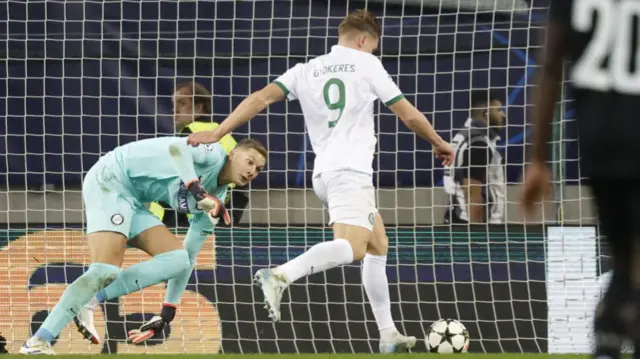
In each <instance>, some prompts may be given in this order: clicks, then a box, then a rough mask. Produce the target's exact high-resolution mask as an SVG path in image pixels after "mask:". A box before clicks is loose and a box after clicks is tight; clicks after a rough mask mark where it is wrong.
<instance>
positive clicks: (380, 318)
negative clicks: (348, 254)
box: [362, 213, 416, 353]
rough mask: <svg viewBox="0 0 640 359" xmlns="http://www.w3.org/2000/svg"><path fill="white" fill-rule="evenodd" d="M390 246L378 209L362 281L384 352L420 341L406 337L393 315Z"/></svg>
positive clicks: (396, 349) (364, 263)
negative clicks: (388, 260) (388, 277)
mask: <svg viewBox="0 0 640 359" xmlns="http://www.w3.org/2000/svg"><path fill="white" fill-rule="evenodd" d="M388 248H389V238H388V237H387V233H386V230H385V228H384V222H383V221H382V217H381V216H380V214H379V213H378V214H376V216H375V219H374V225H373V238H372V239H371V241H370V242H369V245H368V246H367V254H366V255H365V256H364V259H363V261H362V284H363V285H364V290H365V292H366V293H367V298H369V304H370V305H371V311H372V312H373V316H374V317H375V319H376V324H377V326H378V331H379V332H380V351H381V352H383V353H392V352H399V351H400V352H402V351H406V350H407V349H411V348H412V347H413V346H414V345H415V344H416V337H406V336H404V335H402V334H400V333H399V332H398V330H397V329H396V326H395V324H394V322H393V317H392V316H391V299H390V296H389V280H388V279H387V252H388Z"/></svg>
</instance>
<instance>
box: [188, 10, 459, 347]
mask: <svg viewBox="0 0 640 359" xmlns="http://www.w3.org/2000/svg"><path fill="white" fill-rule="evenodd" d="M380 35H381V30H380V25H379V24H378V22H377V20H376V17H375V16H374V15H373V14H371V13H370V12H368V11H366V10H357V11H355V12H353V13H351V14H349V15H348V16H347V17H346V18H345V19H344V20H343V21H342V23H341V24H340V27H339V40H338V44H337V45H335V46H333V48H332V50H331V52H330V53H328V54H326V55H323V56H320V57H318V58H315V59H313V60H311V61H309V62H308V63H304V64H297V65H296V66H294V67H293V68H291V69H290V70H289V71H287V72H286V73H285V74H283V75H282V76H280V77H279V78H278V79H277V80H276V81H274V82H273V83H271V84H269V85H267V86H266V87H265V88H263V89H262V90H260V91H257V92H255V93H253V94H252V95H250V96H249V97H247V98H246V99H245V100H244V101H243V102H242V103H240V105H239V106H238V107H237V108H236V109H235V110H234V111H233V113H231V115H229V117H228V118H227V119H226V120H225V121H223V122H222V123H221V124H220V126H219V127H218V128H217V129H216V130H214V131H212V132H199V133H195V134H192V135H190V136H189V139H188V141H189V143H190V144H197V143H212V142H216V141H218V140H220V139H221V138H222V137H223V136H224V135H225V134H227V133H229V132H230V131H232V130H233V129H235V128H237V127H238V126H240V125H242V124H244V123H246V122H248V121H249V120H250V119H252V118H253V117H255V116H256V115H257V114H258V113H259V112H261V111H262V110H263V109H265V108H266V107H267V106H268V105H270V104H271V103H274V102H276V101H279V100H282V99H284V98H285V97H288V98H289V99H292V100H293V99H298V100H299V101H300V104H301V106H302V111H303V114H304V118H305V121H306V125H307V128H308V131H309V136H310V138H311V144H312V146H313V150H314V152H315V154H316V158H315V165H314V173H313V188H314V190H315V192H316V194H317V196H318V197H319V198H320V199H321V200H322V201H323V202H324V203H325V205H326V206H327V207H328V208H329V216H330V224H331V225H332V226H333V232H334V238H335V239H334V240H333V241H329V242H324V243H319V244H317V245H315V246H313V247H311V248H310V249H309V250H308V251H307V252H306V253H304V254H302V255H300V256H299V257H297V258H295V259H293V260H291V261H289V262H287V263H285V264H283V265H281V266H279V267H277V268H274V269H262V270H259V271H258V272H257V273H256V275H255V281H256V283H257V284H259V285H260V286H261V288H262V291H263V294H264V297H265V304H266V307H267V309H268V311H269V316H270V317H271V318H272V319H273V320H274V321H278V320H280V301H281V298H282V294H283V291H284V290H285V289H286V288H287V286H288V285H289V284H290V283H293V282H295V281H297V280H298V279H300V278H302V277H304V276H308V275H311V274H314V273H318V272H322V271H325V270H327V269H330V268H333V267H337V266H340V265H344V264H348V263H351V262H353V261H355V260H363V262H364V264H363V271H362V275H363V278H362V281H363V284H364V288H365V291H366V293H367V296H368V298H369V302H370V304H371V308H372V311H373V314H374V316H375V319H376V323H377V325H378V329H379V331H380V351H381V352H383V353H387V352H395V351H404V350H406V349H409V348H411V347H413V346H414V345H415V343H416V338H415V337H406V336H404V335H402V334H400V333H399V332H398V330H397V329H396V327H395V324H394V322H393V318H392V317H391V302H390V299H389V284H388V280H387V273H386V262H387V246H388V238H387V235H386V233H385V228H384V224H383V223H382V218H381V217H380V214H379V213H378V211H377V208H376V205H375V192H374V187H373V180H372V173H373V169H372V162H373V154H374V152H375V145H376V137H375V133H374V116H373V103H374V101H375V100H376V99H380V100H381V101H382V102H383V103H384V104H385V105H386V106H387V107H389V108H390V109H391V111H393V112H394V113H395V114H396V115H398V116H399V117H400V119H401V120H402V121H404V123H405V124H406V125H407V126H408V127H409V128H410V129H411V130H412V131H414V132H415V133H417V134H418V135H419V136H420V137H422V138H424V139H426V140H428V141H430V142H431V143H432V145H433V148H434V153H435V155H436V156H437V157H439V158H441V159H442V160H443V161H444V163H445V164H449V163H450V162H451V160H452V156H453V149H452V147H451V146H450V145H449V144H448V143H447V142H445V141H444V140H443V139H442V138H441V137H440V136H439V135H438V134H437V133H436V132H435V130H434V129H433V127H432V126H431V124H430V123H429V121H427V119H426V117H425V116H424V115H423V114H422V113H421V112H419V111H418V110H417V109H416V108H415V107H414V106H413V105H411V103H410V102H409V101H407V100H406V99H405V98H404V96H403V95H402V92H401V91H400V90H399V89H398V86H396V84H395V83H394V82H393V80H392V79H391V77H390V76H389V74H388V73H387V71H386V70H385V69H384V67H383V66H382V63H381V62H380V60H379V59H378V58H376V57H375V56H374V55H372V53H373V52H374V51H375V50H376V48H377V46H378V40H379V39H380Z"/></svg>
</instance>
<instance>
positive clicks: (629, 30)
mask: <svg viewBox="0 0 640 359" xmlns="http://www.w3.org/2000/svg"><path fill="white" fill-rule="evenodd" d="M639 18H640V1H628V0H627V1H625V0H621V1H613V0H555V1H552V2H551V8H550V20H549V24H548V28H547V34H546V44H545V48H544V58H543V61H542V68H541V71H540V73H539V76H540V79H539V84H538V85H539V87H538V89H537V92H536V100H535V104H534V111H535V112H534V121H535V129H534V144H533V154H532V158H531V165H530V166H529V168H528V169H527V173H526V175H525V180H524V192H523V197H522V201H523V205H524V208H525V210H526V211H527V212H531V210H532V208H533V204H534V203H535V202H537V201H539V200H540V199H541V198H542V196H543V195H545V194H549V189H550V187H549V179H550V175H549V169H548V167H547V164H546V161H547V145H548V141H549V135H550V123H551V119H552V118H553V110H554V105H555V102H556V100H557V98H558V94H559V90H560V83H561V81H562V73H563V71H562V70H563V61H564V60H569V61H570V62H571V66H570V67H569V68H568V72H567V75H568V78H569V80H570V81H571V86H572V95H573V98H574V100H575V101H574V108H575V111H576V118H577V120H578V126H579V146H580V173H581V176H582V177H584V178H585V179H586V184H588V185H589V186H590V188H591V190H592V192H593V195H594V198H595V204H596V206H597V210H598V217H599V221H600V228H601V229H602V232H604V233H603V234H604V235H606V237H607V240H608V244H609V246H610V249H611V253H612V255H613V259H614V268H613V277H612V279H611V284H610V285H609V288H608V290H607V293H606V294H605V295H604V298H603V299H602V300H601V301H600V303H599V304H598V307H597V308H596V311H595V321H594V334H595V335H594V338H595V349H594V356H593V357H594V358H597V359H617V358H619V357H620V349H621V346H622V343H623V341H624V339H625V338H629V339H631V340H632V341H633V342H634V344H636V345H635V347H636V354H635V358H638V351H637V348H639V347H640V346H639V344H640V335H638V334H639V333H638V328H639V326H638V323H639V321H638V312H639V310H640V306H639V305H638V303H639V302H640V301H639V298H640V295H639V294H640V165H639V164H638V158H640V141H639V140H638V136H639V135H640V119H638V118H637V117H638V116H637V111H638V106H639V104H640V58H639V57H638V40H637V39H638V19H639Z"/></svg>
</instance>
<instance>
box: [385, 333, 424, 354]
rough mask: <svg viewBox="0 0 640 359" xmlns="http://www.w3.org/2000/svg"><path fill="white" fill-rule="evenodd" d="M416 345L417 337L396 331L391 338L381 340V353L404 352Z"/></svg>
mask: <svg viewBox="0 0 640 359" xmlns="http://www.w3.org/2000/svg"><path fill="white" fill-rule="evenodd" d="M415 345H416V337H407V336H404V335H402V334H400V333H399V332H398V331H395V332H394V333H393V334H391V337H390V338H387V339H384V340H382V339H381V340H380V353H383V354H389V353H404V352H406V351H408V350H409V349H411V348H413V347H414V346H415Z"/></svg>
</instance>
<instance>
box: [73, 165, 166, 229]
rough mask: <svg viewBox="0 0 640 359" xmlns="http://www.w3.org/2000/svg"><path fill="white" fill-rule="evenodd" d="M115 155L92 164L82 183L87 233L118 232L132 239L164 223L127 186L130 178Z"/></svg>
mask: <svg viewBox="0 0 640 359" xmlns="http://www.w3.org/2000/svg"><path fill="white" fill-rule="evenodd" d="M111 155H112V154H111V153H108V154H107V155H105V156H104V157H102V158H101V159H100V160H99V161H98V162H97V163H96V164H95V165H94V166H93V167H91V169H90V170H89V172H87V175H86V177H85V178H84V181H83V184H82V199H83V202H84V208H85V217H86V221H87V234H89V233H94V232H117V233H121V234H122V235H124V236H125V237H127V239H130V238H133V237H135V236H137V235H138V234H140V233H142V232H144V231H146V230H147V229H149V228H151V227H155V226H158V225H162V221H160V219H158V217H156V216H154V215H153V213H151V212H150V211H149V210H148V209H147V208H146V207H145V206H144V203H142V202H140V201H139V200H138V199H137V198H136V197H135V196H134V195H133V194H132V192H131V190H130V189H129V188H127V186H126V185H125V183H127V182H128V180H127V179H126V178H125V175H124V174H123V173H122V171H121V170H120V168H119V166H118V165H117V164H116V163H115V161H114V160H113V158H111Z"/></svg>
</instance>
